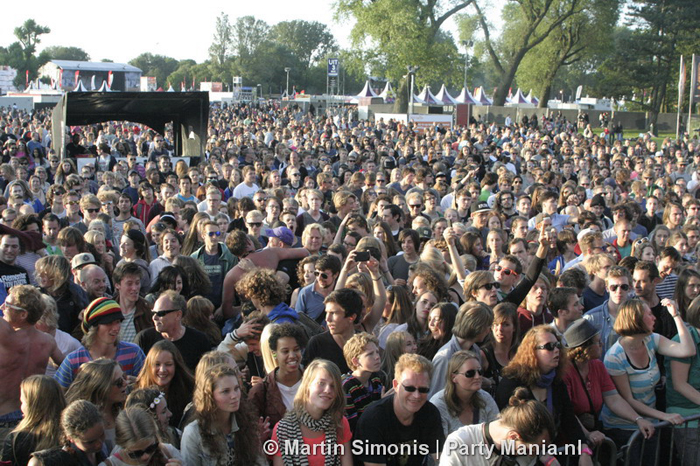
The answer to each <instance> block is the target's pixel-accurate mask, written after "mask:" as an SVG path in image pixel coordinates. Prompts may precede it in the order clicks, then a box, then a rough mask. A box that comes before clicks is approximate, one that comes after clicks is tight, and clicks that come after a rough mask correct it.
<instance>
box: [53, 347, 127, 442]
mask: <svg viewBox="0 0 700 466" xmlns="http://www.w3.org/2000/svg"><path fill="white" fill-rule="evenodd" d="M126 391H127V382H126V379H125V378H124V372H123V371H122V369H121V367H119V364H117V362H116V361H114V360H112V359H105V358H100V359H98V360H96V361H90V362H88V363H86V364H84V365H83V366H82V367H81V368H80V372H79V373H78V376H77V377H76V378H75V381H74V382H73V383H72V384H71V386H70V388H69V389H68V391H67V392H66V402H67V403H72V402H74V401H77V400H87V401H89V402H90V403H92V404H94V405H95V406H97V408H98V409H99V410H100V413H101V414H102V418H103V419H104V433H105V440H104V442H105V445H106V446H107V451H108V452H109V451H112V448H114V445H115V430H114V426H115V422H116V419H117V415H118V414H119V411H120V410H121V408H122V405H123V403H124V401H126Z"/></svg>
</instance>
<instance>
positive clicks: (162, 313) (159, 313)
mask: <svg viewBox="0 0 700 466" xmlns="http://www.w3.org/2000/svg"><path fill="white" fill-rule="evenodd" d="M179 310H180V309H164V310H162V311H153V315H154V316H156V317H161V318H163V317H165V316H167V315H168V314H170V313H171V312H175V311H179Z"/></svg>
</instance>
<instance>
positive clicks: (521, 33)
mask: <svg viewBox="0 0 700 466" xmlns="http://www.w3.org/2000/svg"><path fill="white" fill-rule="evenodd" d="M585 1H586V0H513V1H512V2H511V3H509V4H507V5H506V6H505V7H504V8H503V14H502V16H503V18H504V19H505V21H506V22H505V28H504V30H503V34H502V37H501V38H500V40H498V41H497V40H496V38H493V37H492V33H491V29H492V26H491V25H490V24H489V21H488V19H487V17H486V14H485V13H484V10H483V9H482V7H481V6H480V5H479V3H478V1H475V2H474V9H475V10H476V17H477V19H478V21H479V25H480V27H481V30H482V32H483V34H484V41H483V45H484V48H485V50H486V53H487V54H488V56H489V58H490V60H491V62H492V63H493V66H494V67H495V68H496V70H497V72H498V74H499V76H500V79H499V80H498V82H497V86H498V87H497V89H496V92H495V94H494V96H493V103H494V105H503V104H505V101H506V97H507V96H508V89H509V88H510V87H511V85H512V83H513V79H514V78H515V74H516V72H517V71H518V68H519V67H520V64H521V63H522V61H523V59H524V58H525V55H526V54H527V53H528V52H530V51H531V50H532V49H534V48H535V47H536V46H538V45H539V44H541V43H542V42H543V41H544V40H545V39H547V37H548V36H549V35H550V34H551V33H552V32H554V31H555V30H559V29H560V28H562V27H563V24H564V23H565V22H566V21H567V20H568V19H569V18H570V17H572V16H574V15H577V14H579V13H581V12H582V11H583V10H584V8H583V4H584V2H585Z"/></svg>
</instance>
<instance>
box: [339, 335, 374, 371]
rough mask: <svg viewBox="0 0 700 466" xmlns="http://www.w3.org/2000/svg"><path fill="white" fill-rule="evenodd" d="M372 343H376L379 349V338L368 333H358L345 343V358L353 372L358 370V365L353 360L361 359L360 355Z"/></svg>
mask: <svg viewBox="0 0 700 466" xmlns="http://www.w3.org/2000/svg"><path fill="white" fill-rule="evenodd" d="M370 343H374V344H375V345H376V346H377V349H379V340H378V339H377V337H375V336H374V335H370V334H369V333H367V332H362V333H356V334H355V335H353V337H352V338H350V339H349V340H348V341H347V342H346V343H345V346H343V356H344V357H345V362H347V363H348V367H349V368H350V369H351V370H353V371H354V370H355V369H357V364H355V362H354V361H353V359H355V358H359V357H360V355H361V354H362V353H364V352H365V351H366V349H367V346H368V345H369V344H370Z"/></svg>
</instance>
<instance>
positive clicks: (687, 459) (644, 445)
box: [619, 414, 700, 466]
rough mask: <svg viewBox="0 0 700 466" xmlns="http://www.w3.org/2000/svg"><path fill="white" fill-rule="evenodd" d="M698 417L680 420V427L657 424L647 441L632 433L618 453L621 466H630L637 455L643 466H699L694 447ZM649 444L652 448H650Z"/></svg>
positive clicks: (698, 433)
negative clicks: (654, 433) (648, 459)
mask: <svg viewBox="0 0 700 466" xmlns="http://www.w3.org/2000/svg"><path fill="white" fill-rule="evenodd" d="M699 419H700V414H694V415H692V416H688V417H684V418H683V421H684V422H683V424H680V425H677V426H674V425H672V424H671V423H670V422H666V421H664V422H657V423H655V424H654V429H655V430H656V432H657V433H658V434H657V435H654V437H652V438H651V439H650V440H645V439H644V437H642V434H641V433H640V432H639V431H635V433H634V434H632V437H630V439H629V441H628V442H627V444H626V445H625V446H623V447H622V448H621V449H620V453H619V459H620V460H621V461H624V463H623V464H624V465H625V466H630V465H631V464H633V463H631V458H632V456H633V455H632V453H633V452H637V451H638V452H639V455H638V456H639V458H642V459H644V461H643V463H642V464H643V465H644V466H647V465H653V466H662V465H663V466H671V465H678V466H680V465H682V466H686V465H695V464H699V463H700V461H699V459H698V455H700V451H698V446H699V445H700V429H698V422H697V421H698V420H699ZM650 444H653V445H650ZM645 450H646V451H647V454H646V455H645ZM650 451H651V452H653V455H654V462H653V463H650V462H648V461H647V458H646V456H648V455H649V452H650ZM642 464H640V465H634V466H642Z"/></svg>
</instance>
